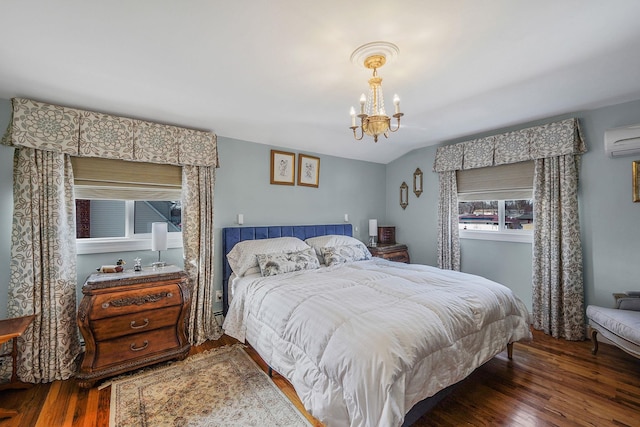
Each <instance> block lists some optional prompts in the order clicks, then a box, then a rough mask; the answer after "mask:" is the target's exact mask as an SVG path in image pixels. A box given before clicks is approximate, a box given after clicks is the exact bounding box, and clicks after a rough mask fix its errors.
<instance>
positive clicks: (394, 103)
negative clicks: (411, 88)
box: [393, 93, 400, 114]
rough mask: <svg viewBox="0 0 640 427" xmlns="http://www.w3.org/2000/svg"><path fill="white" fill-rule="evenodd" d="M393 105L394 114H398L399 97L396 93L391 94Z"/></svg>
mask: <svg viewBox="0 0 640 427" xmlns="http://www.w3.org/2000/svg"><path fill="white" fill-rule="evenodd" d="M393 105H395V107H396V114H398V113H399V112H400V97H399V96H398V94H397V93H396V94H395V95H393Z"/></svg>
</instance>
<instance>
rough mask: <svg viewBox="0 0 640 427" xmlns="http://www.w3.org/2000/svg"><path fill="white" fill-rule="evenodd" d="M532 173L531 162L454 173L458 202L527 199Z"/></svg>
mask: <svg viewBox="0 0 640 427" xmlns="http://www.w3.org/2000/svg"><path fill="white" fill-rule="evenodd" d="M533 170H534V164H533V161H527V162H519V163H511V164H506V165H500V166H490V167H485V168H477V169H466V170H458V171H456V179H457V183H458V200H459V201H461V202H464V201H475V200H521V199H531V198H533Z"/></svg>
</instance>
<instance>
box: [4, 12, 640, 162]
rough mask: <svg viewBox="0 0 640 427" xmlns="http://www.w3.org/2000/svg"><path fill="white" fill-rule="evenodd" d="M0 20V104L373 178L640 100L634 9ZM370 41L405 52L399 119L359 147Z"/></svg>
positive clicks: (639, 43)
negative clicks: (248, 146)
mask: <svg viewBox="0 0 640 427" xmlns="http://www.w3.org/2000/svg"><path fill="white" fill-rule="evenodd" d="M0 15H1V16H2V24H1V25H0V97H2V98H12V97H14V96H20V97H27V98H32V99H36V100H41V101H46V102H51V103H57V104H61V105H67V106H73V107H78V108H84V109H90V110H96V111H101V112H105V113H113V114H118V115H123V116H129V117H136V118H142V119H147V120H153V121H158V122H164V123H170V124H176V125H180V126H189V127H195V128H200V129H206V130H211V131H214V132H215V133H216V134H218V135H219V136H224V137H229V138H235V139H241V140H246V141H253V142H257V143H263V144H270V145H276V146H280V147H284V148H289V149H291V150H295V151H298V152H316V153H321V154H328V155H335V156H340V157H346V158H353V159H361V160H367V161H373V162H378V163H388V162H389V161H392V160H394V159H396V158H398V157H400V156H402V155H403V154H405V153H407V152H409V151H411V150H413V149H415V148H418V147H423V146H427V145H432V144H437V143H440V142H442V141H446V140H449V139H453V138H458V137H462V136H465V135H470V134H473V133H479V132H485V131H489V130H492V129H497V128H500V127H505V126H511V125H515V124H519V123H524V122H527V121H532V120H537V119H541V118H545V117H550V116H553V115H557V114H563V113H567V112H572V111H580V110H585V109H591V108H597V107H601V106H605V105H611V104H615V103H619V102H624V101H630V100H636V99H640V25H638V17H639V16H640V2H639V1H637V0H608V1H606V2H605V1H602V0H536V1H524V0H486V1H478V0H447V1H444V0H415V1H413V0H407V1H392V0H386V1H384V2H382V1H373V0H372V1H367V2H365V1H361V0H352V1H339V0H325V1H322V2H318V1H315V2H307V1H302V0H268V1H267V0H265V1H261V0H236V1H212V0H185V1H177V0H135V1H133V0H108V1H107V0H104V1H87V0H56V1H51V0H21V1H3V2H2V3H0ZM378 40H383V41H387V42H391V43H394V44H396V45H397V46H398V47H399V50H400V52H399V55H398V56H397V58H396V59H395V60H394V61H393V62H391V63H388V64H387V65H385V66H384V67H382V68H381V69H380V70H379V74H380V75H381V77H383V79H384V80H383V89H384V93H385V96H386V100H387V111H391V110H392V109H393V106H392V105H391V98H392V96H393V94H394V93H397V94H399V95H400V97H401V100H402V101H401V107H402V110H403V112H404V113H405V116H404V117H403V120H402V128H401V129H400V130H399V131H398V132H397V133H392V134H391V135H390V136H389V139H384V138H382V139H381V140H380V141H379V142H378V143H374V142H373V140H372V139H371V138H368V137H365V139H363V140H362V141H354V139H353V134H352V132H351V130H350V129H349V125H350V117H349V108H350V107H351V106H356V107H357V106H358V99H359V96H360V94H361V93H362V92H365V91H366V90H367V80H368V78H369V76H370V72H369V70H366V69H365V68H364V67H363V66H361V65H355V64H353V63H352V62H351V61H350V55H351V53H352V52H353V50H354V49H356V48H357V47H358V46H360V45H362V44H364V43H367V42H372V41H378ZM639 119H640V118H639ZM639 121H640V120H639Z"/></svg>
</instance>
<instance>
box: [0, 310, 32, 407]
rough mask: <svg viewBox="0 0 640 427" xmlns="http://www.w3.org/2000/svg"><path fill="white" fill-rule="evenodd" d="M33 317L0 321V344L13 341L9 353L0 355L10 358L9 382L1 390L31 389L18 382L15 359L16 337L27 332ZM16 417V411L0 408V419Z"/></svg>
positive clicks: (16, 353)
mask: <svg viewBox="0 0 640 427" xmlns="http://www.w3.org/2000/svg"><path fill="white" fill-rule="evenodd" d="M34 318H35V316H34V315H30V316H23V317H14V318H12V319H4V320H0V344H3V343H5V342H7V341H9V340H11V339H12V340H13V347H12V348H11V353H5V354H0V357H5V356H9V355H10V356H11V359H12V364H11V380H10V381H9V382H8V383H5V384H0V391H1V390H15V389H23V388H29V387H31V384H27V383H23V382H22V381H18V374H17V370H18V367H17V359H18V337H19V336H20V335H22V334H23V333H24V331H26V330H27V328H28V327H29V325H30V324H31V322H33V319H34ZM14 415H18V411H16V410H13V409H4V408H0V418H6V417H13V416H14Z"/></svg>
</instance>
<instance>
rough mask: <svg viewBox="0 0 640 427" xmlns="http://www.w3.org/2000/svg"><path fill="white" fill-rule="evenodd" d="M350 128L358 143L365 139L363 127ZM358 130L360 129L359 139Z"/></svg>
mask: <svg viewBox="0 0 640 427" xmlns="http://www.w3.org/2000/svg"><path fill="white" fill-rule="evenodd" d="M350 128H351V130H352V131H353V137H354V138H355V139H356V141H360V140H361V139H362V138H363V137H364V130H362V126H350ZM358 128H360V138H358V137H357V135H356V129H358Z"/></svg>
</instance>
